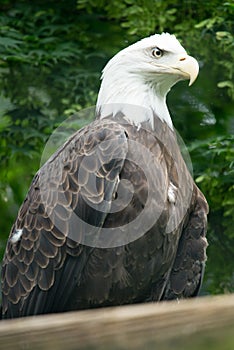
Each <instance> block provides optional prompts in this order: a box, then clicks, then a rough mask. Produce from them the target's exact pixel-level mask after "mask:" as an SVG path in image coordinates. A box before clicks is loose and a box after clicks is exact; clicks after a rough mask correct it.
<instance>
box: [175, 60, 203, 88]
mask: <svg viewBox="0 0 234 350" xmlns="http://www.w3.org/2000/svg"><path fill="white" fill-rule="evenodd" d="M173 69H175V70H176V71H178V70H179V71H180V75H181V77H182V78H183V79H189V86H191V85H192V84H193V83H194V81H195V80H196V78H197V76H198V72H199V65H198V62H197V60H195V58H193V57H192V56H189V55H186V54H184V55H181V56H179V62H178V64H177V65H176V66H174V67H173Z"/></svg>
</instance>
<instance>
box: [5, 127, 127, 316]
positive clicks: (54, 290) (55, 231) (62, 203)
mask: <svg viewBox="0 0 234 350" xmlns="http://www.w3.org/2000/svg"><path fill="white" fill-rule="evenodd" d="M126 152H127V137H126V134H125V132H124V129H123V128H122V127H121V126H120V125H118V124H117V123H114V122H105V121H104V122H100V121H98V122H94V123H92V124H90V125H89V126H88V127H85V128H84V129H82V130H80V131H79V132H77V133H76V134H75V135H74V136H73V137H72V138H70V139H69V140H68V141H67V143H66V144H65V145H64V146H63V147H62V148H61V149H60V150H59V151H58V152H57V153H56V154H55V155H54V156H52V157H51V159H49V160H48V162H47V163H46V164H45V165H44V166H43V167H42V168H41V169H40V170H39V172H38V173H37V174H36V176H35V178H34V180H33V182H32V184H31V187H30V189H29V192H28V194H27V196H26V199H25V201H24V203H23V205H22V206H21V208H20V210H19V214H18V217H17V219H16V222H15V224H14V225H13V227H12V231H11V234H10V237H9V239H8V243H7V247H6V251H5V256H4V259H3V266H2V294H3V298H2V311H3V317H5V318H9V317H19V316H25V315H33V314H40V313H47V312H57V311H61V310H64V309H66V302H67V300H68V298H69V296H70V295H71V293H72V291H73V287H74V285H75V284H77V283H78V281H79V278H80V276H81V273H82V269H83V267H84V266H85V264H86V262H87V259H88V258H89V254H90V252H91V251H92V249H93V248H92V246H95V239H96V238H97V237H98V232H99V229H100V228H101V227H102V225H103V222H104V220H105V217H106V215H107V213H108V210H109V208H110V205H111V200H112V196H113V194H114V192H115V190H116V186H117V183H118V176H119V173H120V171H121V169H122V166H123V163H124V160H125V155H126ZM87 237H88V240H86V238H87ZM82 243H84V244H87V245H88V244H90V246H87V245H83V244H82Z"/></svg>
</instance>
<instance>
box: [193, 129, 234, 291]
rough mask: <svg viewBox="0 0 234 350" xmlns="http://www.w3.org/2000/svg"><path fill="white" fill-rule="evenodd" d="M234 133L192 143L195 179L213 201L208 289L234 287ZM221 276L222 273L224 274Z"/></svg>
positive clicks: (211, 204) (209, 236)
mask: <svg viewBox="0 0 234 350" xmlns="http://www.w3.org/2000/svg"><path fill="white" fill-rule="evenodd" d="M233 145H234V136H233V135H229V136H228V135H227V136H222V137H217V138H216V139H213V140H208V142H207V141H206V142H194V143H192V144H191V146H190V151H191V156H192V159H193V164H194V168H195V169H196V174H195V176H196V182H197V184H198V185H199V186H200V188H201V189H202V191H203V193H205V194H206V198H207V200H208V203H209V205H210V209H211V210H210V215H209V230H208V240H209V242H210V248H209V249H208V256H209V259H208V267H207V274H206V281H207V290H209V291H210V292H212V293H220V292H223V291H226V292H231V291H233V289H234V278H233V277H234V276H233V264H232V260H233V256H234V228H233V223H234V183H233V179H234V147H233ZM221 276H222V277H221Z"/></svg>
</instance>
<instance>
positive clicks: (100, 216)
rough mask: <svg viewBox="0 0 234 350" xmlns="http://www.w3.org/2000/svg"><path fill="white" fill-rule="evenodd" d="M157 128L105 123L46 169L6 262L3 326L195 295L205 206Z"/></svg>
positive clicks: (166, 135)
mask: <svg viewBox="0 0 234 350" xmlns="http://www.w3.org/2000/svg"><path fill="white" fill-rule="evenodd" d="M154 125H157V128H155V129H153V128H152V124H151V123H150V122H147V121H145V122H142V123H141V126H140V127H139V126H137V125H134V124H133V123H130V122H127V121H126V120H125V119H124V115H121V113H119V115H118V116H116V115H115V117H113V116H111V115H110V116H109V117H106V118H102V119H99V118H97V120H96V121H94V122H93V123H91V124H90V125H88V126H87V127H84V128H83V129H81V130H80V131H77V132H76V133H75V134H74V135H73V136H72V137H71V138H70V139H69V141H67V143H66V144H65V145H64V146H63V147H62V148H61V149H60V150H58V151H57V152H56V153H55V155H53V156H52V157H51V158H50V159H49V160H48V161H47V163H46V164H45V165H44V166H43V167H42V168H41V169H40V170H39V172H38V173H37V174H36V176H35V177H34V179H33V182H32V185H31V187H30V189H29V192H28V194H27V196H26V198H25V201H24V203H23V204H22V206H21V208H20V210H19V214H18V217H17V219H16V221H15V223H14V225H13V227H12V230H11V233H10V237H9V240H8V243H7V247H6V251H5V255H4V259H3V266H2V296H3V297H2V317H3V318H11V317H20V316H27V315H34V314H41V313H51V312H60V311H68V310H74V309H84V308H91V307H100V306H109V305H120V304H127V303H137V302H145V301H159V300H166V299H175V298H183V297H192V296H195V295H197V293H198V291H199V288H200V285H201V280H202V275H203V270H204V264H205V260H206V253H205V251H206V246H207V242H206V239H205V233H206V214H207V211H208V207H207V203H206V200H205V198H204V196H203V195H202V193H201V192H200V191H199V189H198V188H197V186H196V185H195V183H194V182H193V179H192V177H191V175H190V173H189V171H188V170H187V167H186V165H185V163H184V160H183V158H182V156H181V153H180V150H179V147H178V144H177V140H176V135H175V133H174V131H173V129H172V128H170V127H169V126H168V125H167V123H165V122H163V121H162V120H161V119H159V118H158V117H157V116H156V115H154ZM130 184H131V185H130ZM170 191H172V194H170V193H169V192H170Z"/></svg>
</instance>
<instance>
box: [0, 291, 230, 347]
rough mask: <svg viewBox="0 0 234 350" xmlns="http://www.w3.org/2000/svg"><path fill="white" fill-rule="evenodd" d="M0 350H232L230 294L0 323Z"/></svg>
mask: <svg viewBox="0 0 234 350" xmlns="http://www.w3.org/2000/svg"><path fill="white" fill-rule="evenodd" d="M0 349H4V350H8V349H17V350H18V349H25V350H26V349H29V350H31V349H32V350H41V349H43V350H47V349H50V350H54V349H56V350H57V349H58V350H60V349H61V350H62V349H63V350H64V349H65V350H76V349H90V350H91V349H95V350H96V349H114V350H115V349H134V350H135V349H147V350H149V349H159V350H169V349H173V350H184V349H189V350H203V349H206V350H207V349H208V350H221V349H222V350H233V349H234V294H233V295H228V296H218V297H203V298H197V299H193V300H184V301H180V302H179V303H178V302H165V303H159V304H156V303H154V304H152V303H148V304H139V305H130V306H122V307H115V308H114V307H112V308H105V309H97V310H87V311H78V312H70V313H64V314H55V315H44V316H36V317H27V318H21V319H15V320H6V321H1V322H0Z"/></svg>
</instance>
